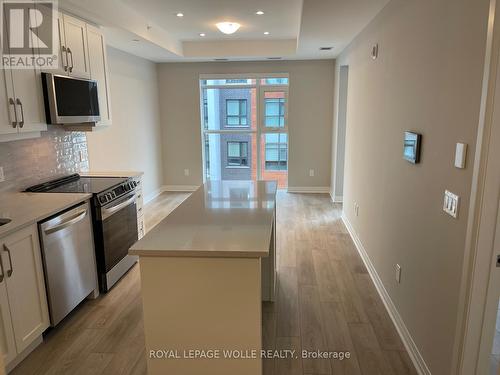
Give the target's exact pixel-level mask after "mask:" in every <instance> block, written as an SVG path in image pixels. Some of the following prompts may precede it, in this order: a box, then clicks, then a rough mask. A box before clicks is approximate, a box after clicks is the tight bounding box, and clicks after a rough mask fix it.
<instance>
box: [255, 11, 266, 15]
mask: <svg viewBox="0 0 500 375" xmlns="http://www.w3.org/2000/svg"><path fill="white" fill-rule="evenodd" d="M255 14H256V15H258V16H262V15H263V14H264V11H262V10H258V11H257V12H255Z"/></svg>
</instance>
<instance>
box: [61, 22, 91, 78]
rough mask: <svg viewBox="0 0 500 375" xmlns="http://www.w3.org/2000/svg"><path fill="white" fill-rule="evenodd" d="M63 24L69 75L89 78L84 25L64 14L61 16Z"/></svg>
mask: <svg viewBox="0 0 500 375" xmlns="http://www.w3.org/2000/svg"><path fill="white" fill-rule="evenodd" d="M63 23H64V40H65V43H66V48H67V55H68V65H69V68H68V70H69V73H70V74H71V75H74V76H77V77H83V78H90V67H89V57H88V48H87V28H86V23H85V22H83V21H80V20H78V19H76V18H74V17H71V16H68V15H66V14H63Z"/></svg>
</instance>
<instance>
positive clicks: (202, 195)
mask: <svg viewBox="0 0 500 375" xmlns="http://www.w3.org/2000/svg"><path fill="white" fill-rule="evenodd" d="M276 189H277V183H276V182H275V181H211V182H207V183H205V184H204V185H202V186H200V187H199V188H198V190H196V191H195V192H194V193H193V194H192V195H191V196H189V197H188V198H187V199H186V200H185V201H184V202H183V203H181V204H180V205H179V207H177V208H176V209H175V210H174V211H173V212H172V213H171V214H170V215H169V216H167V217H166V218H165V219H163V220H162V221H161V222H160V223H159V224H158V225H157V226H156V227H155V228H154V229H152V230H151V231H150V232H148V234H146V236H144V237H143V238H142V239H141V240H140V241H138V242H136V243H135V244H134V245H133V246H132V248H131V249H130V251H129V253H130V254H133V255H140V256H155V257H227V258H235V257H239V258H261V257H267V256H268V255H269V246H270V241H271V236H272V226H273V223H274V214H275V205H276Z"/></svg>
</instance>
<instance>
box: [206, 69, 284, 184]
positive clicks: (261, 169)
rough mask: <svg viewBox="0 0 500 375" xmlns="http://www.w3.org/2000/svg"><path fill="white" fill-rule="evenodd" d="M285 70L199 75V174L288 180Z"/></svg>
mask: <svg viewBox="0 0 500 375" xmlns="http://www.w3.org/2000/svg"><path fill="white" fill-rule="evenodd" d="M288 81H289V79H288V75H287V74H274V75H271V74H266V75H254V74H247V75H243V76H227V75H222V76H221V75H218V76H202V77H200V108H201V110H200V112H201V131H202V142H203V144H202V155H203V179H204V181H207V180H276V181H277V182H278V188H286V187H287V185H288V144H289V140H288V138H289V137H288V83H289V82H288Z"/></svg>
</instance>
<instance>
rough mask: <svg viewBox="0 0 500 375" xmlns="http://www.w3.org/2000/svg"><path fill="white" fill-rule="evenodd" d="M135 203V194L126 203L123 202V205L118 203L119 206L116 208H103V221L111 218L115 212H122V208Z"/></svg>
mask: <svg viewBox="0 0 500 375" xmlns="http://www.w3.org/2000/svg"><path fill="white" fill-rule="evenodd" d="M133 202H135V194H134V195H132V196H131V197H130V198H129V199H127V200H126V201H124V202H121V203H118V204H117V205H115V206H111V207H109V208H105V207H103V208H102V209H101V216H102V218H103V219H104V218H107V217H109V216H111V215H113V214H114V213H115V212H117V211H120V210H121V209H122V208H124V207H126V206H128V205H129V204H131V203H133Z"/></svg>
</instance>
